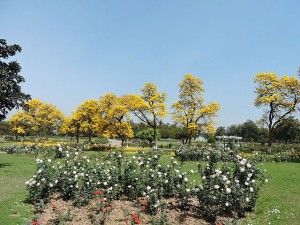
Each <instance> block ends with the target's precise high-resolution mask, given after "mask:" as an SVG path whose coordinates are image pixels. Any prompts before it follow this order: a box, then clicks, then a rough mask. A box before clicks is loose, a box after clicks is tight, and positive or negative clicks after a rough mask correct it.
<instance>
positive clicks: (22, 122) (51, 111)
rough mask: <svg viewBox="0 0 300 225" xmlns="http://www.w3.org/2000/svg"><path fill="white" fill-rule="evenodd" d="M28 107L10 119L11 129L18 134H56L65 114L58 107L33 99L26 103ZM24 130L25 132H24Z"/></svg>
mask: <svg viewBox="0 0 300 225" xmlns="http://www.w3.org/2000/svg"><path fill="white" fill-rule="evenodd" d="M26 105H27V107H26V109H25V110H23V111H19V112H18V113H17V114H15V115H14V116H13V117H12V118H11V119H10V124H11V129H12V130H14V131H17V132H18V131H19V132H18V133H22V132H24V133H26V132H29V131H30V132H32V133H35V134H36V135H37V136H39V135H40V134H41V133H44V134H46V135H49V134H54V133H56V132H57V131H58V130H59V128H60V126H61V124H62V122H63V120H64V114H63V113H62V112H61V111H60V110H59V109H57V108H56V106H54V105H52V104H48V103H44V102H42V101H40V100H38V99H32V100H30V101H28V102H27V103H26ZM22 129H23V130H22Z"/></svg>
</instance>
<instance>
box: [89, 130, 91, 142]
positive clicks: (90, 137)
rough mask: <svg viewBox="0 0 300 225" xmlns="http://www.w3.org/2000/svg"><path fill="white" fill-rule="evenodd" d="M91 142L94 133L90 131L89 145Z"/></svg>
mask: <svg viewBox="0 0 300 225" xmlns="http://www.w3.org/2000/svg"><path fill="white" fill-rule="evenodd" d="M91 141H92V132H91V131H90V132H89V144H90V143H91Z"/></svg>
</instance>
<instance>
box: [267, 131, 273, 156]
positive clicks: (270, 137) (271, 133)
mask: <svg viewBox="0 0 300 225" xmlns="http://www.w3.org/2000/svg"><path fill="white" fill-rule="evenodd" d="M272 144H273V129H272V127H269V140H268V151H269V153H271V152H272Z"/></svg>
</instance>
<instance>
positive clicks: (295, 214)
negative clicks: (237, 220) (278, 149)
mask: <svg viewBox="0 0 300 225" xmlns="http://www.w3.org/2000/svg"><path fill="white" fill-rule="evenodd" d="M262 168H264V169H266V170H267V175H268V176H269V183H268V184H267V185H265V186H264V187H263V188H262V190H261V194H260V197H259V199H258V201H257V206H256V208H255V212H254V213H253V214H252V215H250V217H249V218H248V219H245V220H244V221H245V223H246V222H248V223H250V222H251V223H252V224H272V225H277V224H278V225H279V224H280V225H281V224H293V225H296V224H300V164H299V163H264V164H263V167H262ZM277 210H279V211H277ZM246 224H247V223H246Z"/></svg>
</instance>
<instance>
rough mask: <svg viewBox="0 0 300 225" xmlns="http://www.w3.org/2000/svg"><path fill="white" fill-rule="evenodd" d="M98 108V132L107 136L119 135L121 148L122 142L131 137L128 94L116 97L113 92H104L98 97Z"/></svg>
mask: <svg viewBox="0 0 300 225" xmlns="http://www.w3.org/2000/svg"><path fill="white" fill-rule="evenodd" d="M99 109H100V110H99V112H100V117H99V118H98V132H99V133H100V134H102V135H104V136H105V137H107V138H109V137H119V138H120V139H121V141H122V143H121V146H122V148H123V146H124V142H125V141H126V140H127V139H128V138H132V137H133V129H132V126H131V123H130V115H129V107H128V96H127V95H123V96H121V97H117V96H116V95H115V94H106V95H104V96H102V97H100V101H99Z"/></svg>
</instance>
